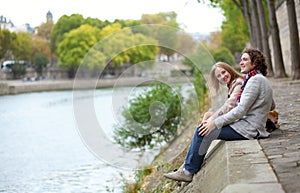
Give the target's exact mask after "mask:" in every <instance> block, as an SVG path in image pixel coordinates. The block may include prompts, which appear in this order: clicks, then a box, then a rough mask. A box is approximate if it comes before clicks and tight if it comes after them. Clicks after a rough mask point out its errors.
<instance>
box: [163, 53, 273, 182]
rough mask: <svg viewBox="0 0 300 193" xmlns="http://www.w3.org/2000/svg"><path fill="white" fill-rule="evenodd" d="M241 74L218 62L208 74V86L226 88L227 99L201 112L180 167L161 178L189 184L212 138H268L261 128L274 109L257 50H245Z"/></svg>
mask: <svg viewBox="0 0 300 193" xmlns="http://www.w3.org/2000/svg"><path fill="white" fill-rule="evenodd" d="M240 68H241V73H243V74H244V77H243V76H242V75H240V74H239V73H238V72H236V71H235V70H234V69H233V68H232V67H230V66H229V65H227V64H225V63H222V62H218V63H216V64H215V65H214V66H213V68H212V70H211V74H210V81H209V83H210V84H211V86H212V87H213V88H215V89H216V90H217V91H218V89H219V84H224V85H227V87H228V99H227V101H226V102H225V104H224V105H223V106H222V107H221V108H220V109H218V110H217V111H216V112H214V113H211V112H208V113H205V115H204V117H203V120H202V122H201V124H200V125H199V126H198V127H197V128H196V130H195V132H194V135H193V138H192V141H191V144H190V147H189V151H188V153H187V155H186V158H185V162H184V165H183V168H181V169H179V170H177V171H176V172H171V173H167V174H164V177H166V178H169V179H172V180H176V181H185V182H191V181H192V179H193V175H194V174H196V173H197V172H198V171H199V170H200V169H201V165H202V163H203V161H204V158H205V155H206V152H207V150H208V148H209V146H210V144H211V142H212V141H213V140H215V139H221V140H228V141H229V140H248V139H258V138H266V137H268V136H269V135H270V133H269V132H267V131H266V129H265V126H266V122H267V119H268V114H269V111H270V110H273V109H274V108H275V103H274V101H273V100H272V99H273V92H272V88H271V85H270V82H269V80H268V79H267V78H266V77H265V76H266V75H267V65H266V59H265V56H264V54H263V53H262V52H261V51H259V50H257V49H245V50H244V51H243V52H242V54H241V61H240Z"/></svg>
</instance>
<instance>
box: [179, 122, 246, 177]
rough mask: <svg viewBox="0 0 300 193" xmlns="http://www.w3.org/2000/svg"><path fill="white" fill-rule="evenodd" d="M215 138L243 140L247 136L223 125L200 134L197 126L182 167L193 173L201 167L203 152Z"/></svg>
mask: <svg viewBox="0 0 300 193" xmlns="http://www.w3.org/2000/svg"><path fill="white" fill-rule="evenodd" d="M215 139H221V140H225V141H231V140H245V139H247V138H245V137H243V136H242V135H240V134H239V133H237V132H236V131H235V130H234V129H232V127H230V126H225V127H222V128H221V129H214V130H213V131H212V132H211V133H210V134H209V135H207V136H200V135H199V131H198V127H197V128H196V130H195V133H194V136H193V139H192V143H191V146H190V149H189V151H188V154H187V156H186V158H185V163H184V168H185V169H186V170H187V171H189V172H191V173H193V174H195V173H197V172H198V171H199V170H200V169H201V165H202V163H203V160H204V157H205V154H206V152H207V150H208V148H209V146H210V144H211V142H212V141H213V140H215Z"/></svg>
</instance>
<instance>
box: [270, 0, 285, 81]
mask: <svg viewBox="0 0 300 193" xmlns="http://www.w3.org/2000/svg"><path fill="white" fill-rule="evenodd" d="M267 2H268V10H269V20H270V30H271V37H272V45H273V46H272V47H273V57H274V66H275V78H283V77H286V72H285V68H284V64H283V57H282V51H281V43H280V36H279V28H278V24H277V18H276V11H275V0H267Z"/></svg>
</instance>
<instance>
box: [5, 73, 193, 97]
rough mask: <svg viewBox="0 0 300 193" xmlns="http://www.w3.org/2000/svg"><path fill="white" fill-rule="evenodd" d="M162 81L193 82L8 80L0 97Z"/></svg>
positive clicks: (182, 78)
mask: <svg viewBox="0 0 300 193" xmlns="http://www.w3.org/2000/svg"><path fill="white" fill-rule="evenodd" d="M154 80H156V81H161V82H165V83H168V84H173V83H186V82H191V80H190V79H189V78H187V77H169V78H159V79H158V78H155V79H154V78H148V77H123V78H118V79H115V78H112V79H99V80H94V79H92V80H41V81H22V80H8V81H0V95H9V94H21V93H29V92H42V91H56V90H74V89H95V88H106V87H122V86H139V85H145V84H149V83H150V82H152V81H154Z"/></svg>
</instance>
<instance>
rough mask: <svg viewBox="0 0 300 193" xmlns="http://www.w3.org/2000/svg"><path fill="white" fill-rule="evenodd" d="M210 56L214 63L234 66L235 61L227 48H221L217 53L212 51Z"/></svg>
mask: <svg viewBox="0 0 300 193" xmlns="http://www.w3.org/2000/svg"><path fill="white" fill-rule="evenodd" d="M212 52H213V53H212V55H213V57H214V59H215V61H217V62H219V61H221V62H226V63H227V64H229V65H231V66H234V64H235V59H234V56H233V55H232V54H231V52H230V50H229V49H227V48H221V49H219V50H217V51H212Z"/></svg>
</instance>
